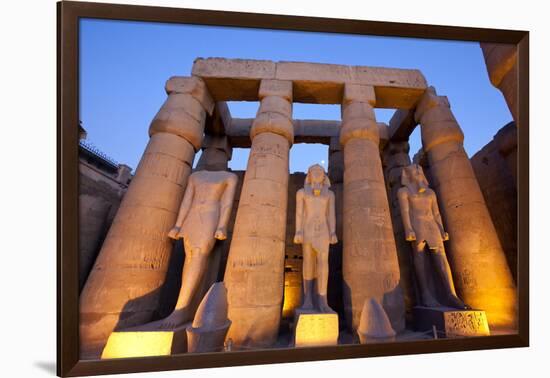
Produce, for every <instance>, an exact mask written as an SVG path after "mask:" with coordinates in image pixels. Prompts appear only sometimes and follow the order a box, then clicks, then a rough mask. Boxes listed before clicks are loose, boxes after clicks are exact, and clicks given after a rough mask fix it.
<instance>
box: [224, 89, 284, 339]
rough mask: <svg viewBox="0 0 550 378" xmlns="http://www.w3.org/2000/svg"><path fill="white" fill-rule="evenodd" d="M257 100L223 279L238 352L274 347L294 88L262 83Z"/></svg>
mask: <svg viewBox="0 0 550 378" xmlns="http://www.w3.org/2000/svg"><path fill="white" fill-rule="evenodd" d="M259 98H260V100H261V103H260V108H259V110H258V113H257V116H256V119H255V120H254V123H253V124H252V128H251V130H250V138H251V139H252V146H251V150H250V157H249V159H248V165H247V169H246V174H245V177H244V182H243V188H242V192H241V197H240V200H239V209H238V211H237V217H236V220H235V226H234V232H233V239H232V241H231V247H230V251H229V257H228V262H227V268H226V272H225V278H224V281H225V284H226V286H227V290H228V303H229V315H228V316H229V319H230V320H231V321H232V324H231V328H230V329H229V334H228V336H227V338H228V339H232V341H233V344H234V345H235V346H237V347H239V346H247V347H250V346H255V347H262V346H269V345H272V344H273V343H274V342H275V341H276V338H277V334H278V332H279V323H280V318H281V309H282V299H283V289H284V258H285V237H286V217H287V214H286V212H287V200H288V154H289V149H290V146H291V145H292V143H293V141H294V130H293V125H292V82H290V81H281V80H262V82H261V85H260V91H259Z"/></svg>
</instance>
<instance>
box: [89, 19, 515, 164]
mask: <svg viewBox="0 0 550 378" xmlns="http://www.w3.org/2000/svg"><path fill="white" fill-rule="evenodd" d="M197 57H203V58H207V57H224V58H243V59H269V60H275V61H278V60H287V61H306V62H318V63H335V64H348V65H366V66H383V67H395V68H416V69H419V70H421V71H422V73H423V74H424V76H425V77H426V80H427V81H428V83H429V84H430V85H433V86H435V88H436V89H437V92H438V93H439V94H441V95H445V96H447V97H448V98H449V101H450V103H451V108H452V110H453V113H454V115H455V117H456V118H457V120H458V122H459V124H460V126H461V127H462V129H463V131H464V134H465V142H464V145H465V148H466V151H467V152H468V154H469V155H470V156H471V155H473V154H474V153H475V152H477V151H478V150H479V149H480V148H481V147H482V146H483V145H485V144H486V143H487V142H489V141H490V140H491V139H492V137H493V135H494V134H495V133H496V132H497V130H498V129H500V128H501V127H502V126H504V125H505V124H506V123H508V122H509V121H511V120H512V116H511V114H510V112H509V111H508V108H507V106H506V103H505V101H504V99H503V97H502V95H501V93H500V92H499V91H498V90H497V89H496V88H494V87H493V86H492V85H491V84H490V82H489V78H488V76H487V71H486V68H485V63H484V61H483V56H482V53H481V49H480V48H479V45H478V44H477V43H473V42H459V41H440V40H421V39H411V38H393V37H391V38H390V37H371V36H354V35H343V34H330V33H309V32H292V31H275V30H261V29H245V28H228V27H212V26H197V25H181V24H160V23H145V22H130V21H111V20H95V19H83V20H81V22H80V119H81V121H82V124H83V126H84V128H85V129H86V130H87V132H88V140H89V141H90V142H92V143H93V144H94V145H95V146H96V147H98V148H99V149H100V150H102V151H103V152H105V153H106V154H107V155H109V156H110V157H112V158H113V159H115V160H116V161H118V162H120V163H126V164H128V165H130V166H131V167H132V168H134V169H135V168H136V167H137V164H138V162H139V159H140V156H141V154H142V153H143V150H144V148H145V146H146V144H147V141H148V139H149V138H148V134H147V130H148V127H149V123H150V122H151V119H152V118H153V117H154V115H155V114H156V112H157V111H158V109H159V108H160V106H161V105H162V103H163V102H164V100H165V99H166V93H165V92H164V83H165V82H166V80H167V79H168V78H169V77H170V76H174V75H182V76H187V75H189V74H190V73H191V67H192V65H193V61H194V60H195V58H197ZM257 107H258V103H247V102H232V103H230V110H231V113H232V115H233V116H234V117H254V115H255V113H256V110H257ZM392 114H393V110H387V109H376V116H377V119H378V121H381V122H388V121H389V119H390V118H391V116H392ZM293 117H294V118H303V119H305V118H309V119H335V120H337V119H340V107H339V106H338V105H311V104H294V109H293ZM410 143H411V156H412V155H414V153H416V151H418V149H419V148H420V145H421V143H420V133H419V128H417V130H416V131H415V132H414V133H413V135H412V136H411V140H410ZM327 152H328V148H327V147H326V146H321V145H311V144H295V145H294V146H293V147H292V149H291V155H290V171H291V172H295V171H305V170H307V167H308V166H310V165H311V164H314V163H322V164H323V165H325V167H326V163H327ZM247 159H248V150H245V149H235V150H234V151H233V159H232V161H231V162H230V167H231V168H232V169H245V167H246V162H247ZM196 160H197V159H195V163H196Z"/></svg>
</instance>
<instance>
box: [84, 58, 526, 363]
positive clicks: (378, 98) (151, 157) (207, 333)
mask: <svg viewBox="0 0 550 378" xmlns="http://www.w3.org/2000/svg"><path fill="white" fill-rule="evenodd" d="M166 92H167V95H168V97H167V99H166V102H165V103H164V104H163V106H162V107H161V109H160V110H159V112H158V114H157V115H156V116H155V118H154V119H153V121H152V123H151V126H150V128H149V135H150V141H149V143H148V145H147V146H146V148H145V151H144V154H143V157H142V159H141V161H140V163H139V166H138V168H137V169H136V172H135V175H134V178H133V180H132V182H131V184H130V186H129V188H128V191H127V193H126V195H125V196H124V198H123V201H122V203H121V205H120V208H119V210H118V212H117V214H116V216H115V219H114V221H113V225H112V226H111V229H110V231H109V233H108V235H107V236H106V239H105V242H104V244H103V247H102V249H101V251H100V253H99V256H98V258H97V260H96V262H95V265H94V267H93V269H92V271H91V273H90V275H89V278H88V279H87V281H86V284H85V286H84V289H83V291H82V295H81V299H80V316H81V317H80V319H81V325H80V337H81V339H80V342H81V351H82V353H81V354H82V356H83V357H84V358H97V357H99V356H100V355H101V353H102V351H104V350H109V351H115V350H116V351H117V352H116V356H118V357H120V356H129V355H130V354H129V353H126V352H125V349H124V348H125V345H129V343H130V341H128V340H129V339H130V338H132V340H133V341H132V343H134V342H135V340H138V339H139V340H142V342H144V343H148V342H149V341H143V340H150V343H151V344H150V345H151V348H147V347H145V348H142V349H140V352H139V354H136V355H154V354H170V353H176V352H177V353H180V352H185V351H189V352H192V351H200V350H222V349H224V350H239V349H251V348H266V347H289V346H290V347H292V346H295V347H300V346H311V345H332V344H337V343H359V342H361V343H372V342H377V340H382V341H383V342H391V341H393V340H399V338H400V337H402V336H403V335H405V334H410V335H409V337H411V335H413V336H412V337H413V338H414V337H415V335H416V337H417V338H425V337H426V336H425V332H424V331H425V330H424V329H423V327H424V326H425V325H426V324H428V325H429V326H431V325H434V326H436V327H438V329H439V328H441V332H442V333H444V334H446V335H447V337H461V336H472V335H485V334H487V333H488V332H489V330H490V331H491V332H493V331H499V332H514V331H515V327H516V321H517V316H516V301H517V298H516V289H515V284H514V274H513V273H512V272H513V271H515V267H514V266H511V265H510V262H511V261H512V260H511V258H510V257H509V256H508V255H509V253H506V252H505V251H507V249H506V248H507V246H503V244H502V238H500V237H499V233H498V232H497V230H496V229H495V224H494V219H493V218H492V214H491V211H490V210H489V208H488V206H487V204H486V200H485V198H484V193H483V192H482V190H481V188H480V184H479V182H478V180H477V178H476V171H475V170H474V168H473V167H472V164H471V163H470V160H469V158H468V156H467V154H466V152H465V151H464V147H463V140H464V138H465V136H464V135H463V133H462V130H461V128H460V125H459V124H458V123H457V121H456V119H455V118H454V116H453V114H452V111H451V105H450V101H449V99H447V98H446V97H445V96H442V95H439V94H438V93H437V92H436V90H435V89H434V88H433V87H430V86H429V85H428V82H427V80H426V78H425V77H424V76H423V75H422V73H421V72H420V71H418V70H409V69H393V68H378V67H365V66H343V65H333V64H317V63H302V62H273V61H258V60H241V59H222V58H209V59H197V60H196V61H195V62H194V65H193V69H192V72H191V76H189V77H172V78H170V79H169V80H168V81H167V83H166ZM227 101H258V102H259V108H258V111H257V114H256V117H255V118H254V119H237V118H233V117H231V114H230V112H229V108H228V106H227V104H226V102H227ZM293 103H310V104H338V105H340V106H341V114H342V119H341V121H326V120H309V119H308V120H304V119H294V118H293V113H292V109H293ZM375 108H389V109H395V114H394V116H393V118H392V119H391V121H390V123H389V125H386V124H384V123H380V122H378V121H377V120H376V117H375V112H374V109H375ZM417 126H419V127H420V129H421V133H422V145H423V155H422V156H423V157H424V159H423V161H422V164H421V163H419V165H411V159H410V157H409V155H408V153H409V147H408V139H409V137H410V135H411V133H412V132H413V130H414V129H415V128H416V127H417ZM466 137H467V136H466ZM296 143H321V144H324V145H327V146H329V159H328V160H329V164H328V172H325V171H324V169H323V168H322V167H321V166H312V167H310V169H309V171H308V173H307V175H305V174H303V173H296V174H289V151H290V150H291V148H292V146H293V145H294V144H296ZM234 147H239V148H249V149H250V155H249V158H248V163H247V167H246V171H245V172H238V171H236V172H231V170H230V169H228V161H229V160H230V159H231V152H232V148H234ZM199 149H202V155H201V158H200V160H199V162H198V164H196V167H195V169H194V171H193V170H192V167H193V160H194V157H195V154H196V153H197V151H198V150H199ZM411 167H412V168H411ZM405 170H406V172H408V173H406V175H407V176H403V172H404V171H405ZM415 172H416V173H415ZM418 172H420V173H418ZM424 174H425V175H424ZM302 188H303V189H302ZM189 222H192V224H191V223H189ZM180 239H182V240H180ZM182 245H183V246H184V248H182ZM183 254H185V259H184V258H183V256H182V255H183ZM174 256H176V257H174ZM183 260H185V262H183ZM420 264H424V265H425V266H424V265H422V267H420ZM426 264H427V265H426ZM182 265H183V268H182ZM219 281H223V285H220V284H216V282H219ZM214 288H215V289H214ZM222 288H223V289H222ZM209 289H210V290H209ZM225 290H226V291H225ZM207 292H208V293H217V294H216V295H215V296H214V295H213V294H210V296H208V294H207ZM430 293H431V294H430ZM432 294H433V297H432ZM212 298H215V299H212ZM472 316H474V317H475V318H476V319H478V320H479V324H480V326H479V328H476V326H472V325H471V324H468V325H466V321H465V320H464V319H466V317H470V318H471V317H472ZM420 318H422V319H420ZM451 322H452V324H451ZM466 328H467V329H466ZM430 329H431V327H430ZM185 330H187V335H192V337H193V340H192V342H191V344H190V341H189V339H187V342H183V343H181V342H180V341H178V342H176V339H178V338H181V337H183V338H185ZM199 334H200V338H201V343H204V344H201V345H202V346H201V345H198V344H197V340H198V339H197V337H199V336H197V335H199ZM136 335H137V336H136ZM167 335H168V336H167ZM136 337H138V338H136ZM224 337H225V343H224V345H222V340H223V338H224ZM158 340H164V341H162V342H160V343H161V344H162V345H160V346H159V345H158V343H159V341H158ZM153 344H154V345H153ZM176 344H177V345H176ZM106 345H108V348H105V346H106ZM201 348H203V349H201ZM125 353H126V354H125ZM132 355H134V354H132Z"/></svg>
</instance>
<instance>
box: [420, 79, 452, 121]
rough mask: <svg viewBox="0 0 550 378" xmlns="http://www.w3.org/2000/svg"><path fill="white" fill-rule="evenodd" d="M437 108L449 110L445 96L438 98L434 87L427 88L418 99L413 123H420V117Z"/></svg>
mask: <svg viewBox="0 0 550 378" xmlns="http://www.w3.org/2000/svg"><path fill="white" fill-rule="evenodd" d="M439 106H446V107H447V108H449V109H450V108H451V104H450V103H449V99H448V98H447V97H446V96H438V95H437V93H436V91H435V88H434V87H428V88H427V89H426V91H425V92H424V94H423V95H422V97H421V98H420V101H419V102H418V105H416V111H415V113H414V120H415V122H417V123H420V122H421V120H422V117H423V116H424V114H426V112H427V111H428V110H430V109H433V108H436V107H439Z"/></svg>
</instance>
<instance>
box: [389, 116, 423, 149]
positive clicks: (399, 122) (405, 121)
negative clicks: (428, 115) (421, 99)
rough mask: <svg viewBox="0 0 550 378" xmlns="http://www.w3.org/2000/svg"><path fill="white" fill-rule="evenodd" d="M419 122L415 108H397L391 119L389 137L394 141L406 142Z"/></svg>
mask: <svg viewBox="0 0 550 378" xmlns="http://www.w3.org/2000/svg"><path fill="white" fill-rule="evenodd" d="M417 124H418V123H417V122H416V121H415V119H414V109H397V110H396V111H395V113H394V114H393V116H392V117H391V119H390V125H389V129H388V138H389V139H390V140H392V141H393V142H406V141H408V140H409V137H410V136H411V134H412V132H413V131H414V129H415V128H416V125H417Z"/></svg>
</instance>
